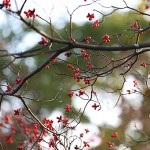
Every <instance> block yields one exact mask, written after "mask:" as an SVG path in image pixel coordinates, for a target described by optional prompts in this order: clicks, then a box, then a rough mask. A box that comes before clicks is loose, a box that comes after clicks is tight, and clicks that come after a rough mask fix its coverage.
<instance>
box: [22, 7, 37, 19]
mask: <svg viewBox="0 0 150 150" xmlns="http://www.w3.org/2000/svg"><path fill="white" fill-rule="evenodd" d="M24 14H26V16H27V18H35V16H36V14H35V8H34V9H33V10H30V9H29V10H28V11H24Z"/></svg>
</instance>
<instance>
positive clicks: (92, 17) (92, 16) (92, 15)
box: [86, 13, 95, 21]
mask: <svg viewBox="0 0 150 150" xmlns="http://www.w3.org/2000/svg"><path fill="white" fill-rule="evenodd" d="M94 17H95V16H94V14H90V13H88V15H87V16H86V18H89V21H91V20H92V19H94Z"/></svg>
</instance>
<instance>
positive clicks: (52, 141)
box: [49, 139, 55, 147]
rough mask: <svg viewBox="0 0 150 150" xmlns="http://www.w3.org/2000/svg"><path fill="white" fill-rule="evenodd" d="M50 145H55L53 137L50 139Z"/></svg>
mask: <svg viewBox="0 0 150 150" xmlns="http://www.w3.org/2000/svg"><path fill="white" fill-rule="evenodd" d="M49 147H55V142H54V140H53V139H50V141H49Z"/></svg>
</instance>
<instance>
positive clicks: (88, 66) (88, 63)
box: [86, 61, 94, 69]
mask: <svg viewBox="0 0 150 150" xmlns="http://www.w3.org/2000/svg"><path fill="white" fill-rule="evenodd" d="M93 67H94V66H93V65H92V64H91V62H90V61H89V62H87V65H86V68H89V69H91V68H93Z"/></svg>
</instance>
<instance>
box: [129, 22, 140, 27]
mask: <svg viewBox="0 0 150 150" xmlns="http://www.w3.org/2000/svg"><path fill="white" fill-rule="evenodd" d="M130 27H131V28H138V27H139V26H138V23H137V21H136V22H134V23H133V24H131V25H130Z"/></svg>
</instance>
